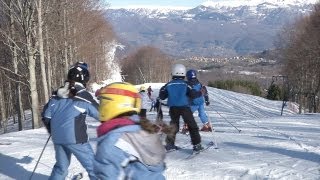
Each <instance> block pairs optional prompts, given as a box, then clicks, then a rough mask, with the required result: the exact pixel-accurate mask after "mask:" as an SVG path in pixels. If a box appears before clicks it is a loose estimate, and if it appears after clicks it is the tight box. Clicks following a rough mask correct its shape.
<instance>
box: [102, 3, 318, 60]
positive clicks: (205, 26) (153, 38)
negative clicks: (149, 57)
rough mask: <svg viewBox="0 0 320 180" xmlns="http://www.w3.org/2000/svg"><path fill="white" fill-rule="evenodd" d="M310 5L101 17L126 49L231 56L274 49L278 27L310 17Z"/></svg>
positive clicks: (208, 6) (116, 12) (141, 11)
mask: <svg viewBox="0 0 320 180" xmlns="http://www.w3.org/2000/svg"><path fill="white" fill-rule="evenodd" d="M232 2H233V3H232ZM239 2H242V4H239ZM314 3H315V0H313V1H306V0H304V1H303V0H300V1H298V0H291V1H288V0H270V1H261V0H260V1H257V0H256V1H250V0H247V1H223V2H215V1H208V2H206V3H203V4H201V5H199V6H197V7H195V8H191V9H186V10H173V9H146V8H135V9H108V10H107V13H106V17H107V19H108V20H109V21H110V22H111V23H112V25H113V27H114V30H115V32H116V33H117V34H118V36H119V39H120V42H121V43H123V44H125V45H126V46H127V48H128V49H132V48H138V47H140V46H144V45H152V46H155V47H158V48H160V49H161V50H162V51H164V52H165V53H167V54H170V55H174V56H178V57H190V56H206V57H209V56H235V55H245V54H249V53H255V52H261V51H264V50H267V49H272V48H274V45H273V43H274V40H275V38H276V37H277V34H278V33H279V32H280V30H281V29H282V28H283V26H284V25H287V24H290V23H292V22H293V21H294V20H296V19H297V18H298V17H301V16H304V15H306V14H308V13H310V12H311V11H312V10H313V4H314Z"/></svg>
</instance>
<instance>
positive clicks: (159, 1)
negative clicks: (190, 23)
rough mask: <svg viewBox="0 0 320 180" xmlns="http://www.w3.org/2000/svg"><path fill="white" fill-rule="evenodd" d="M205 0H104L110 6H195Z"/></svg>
mask: <svg viewBox="0 0 320 180" xmlns="http://www.w3.org/2000/svg"><path fill="white" fill-rule="evenodd" d="M205 1H206V0H106V2H107V3H109V4H110V5H111V6H110V8H119V7H128V6H168V7H196V6H198V5H200V4H201V3H202V2H205Z"/></svg>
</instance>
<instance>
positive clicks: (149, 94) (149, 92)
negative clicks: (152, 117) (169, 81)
mask: <svg viewBox="0 0 320 180" xmlns="http://www.w3.org/2000/svg"><path fill="white" fill-rule="evenodd" d="M147 90H148V96H149V98H151V93H152V92H153V91H152V89H151V86H149V87H148V89H147Z"/></svg>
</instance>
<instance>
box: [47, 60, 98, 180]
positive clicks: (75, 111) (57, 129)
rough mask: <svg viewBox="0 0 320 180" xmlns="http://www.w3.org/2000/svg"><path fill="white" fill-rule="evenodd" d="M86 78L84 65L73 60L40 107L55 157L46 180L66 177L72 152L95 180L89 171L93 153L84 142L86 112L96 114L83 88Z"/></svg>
mask: <svg viewBox="0 0 320 180" xmlns="http://www.w3.org/2000/svg"><path fill="white" fill-rule="evenodd" d="M88 81H89V71H88V69H87V67H85V66H83V65H81V63H77V64H76V65H75V66H73V67H71V69H70V70H69V72H68V81H66V82H65V85H64V86H63V87H61V88H59V89H58V90H57V94H56V95H53V96H52V97H51V99H50V100H49V102H48V103H47V104H46V105H45V107H44V109H43V113H42V120H43V122H44V124H45V126H46V128H47V129H48V132H49V133H50V134H51V135H52V141H53V144H54V149H55V157H56V163H55V165H54V167H53V169H52V172H51V175H50V178H49V179H50V180H55V179H65V178H66V176H67V174H68V167H69V165H70V160H71V155H72V154H73V155H74V156H75V157H76V158H77V159H78V160H79V162H80V163H81V164H82V166H83V167H84V168H85V169H86V171H87V172H88V175H89V178H90V179H96V177H95V174H94V172H93V161H94V152H93V149H92V148H91V146H90V144H89V143H88V134H87V132H86V130H87V126H86V123H85V119H86V115H89V116H92V117H94V118H95V119H98V118H99V117H98V109H97V106H95V105H94V103H93V101H94V100H93V97H92V96H91V95H90V93H89V92H87V91H86V90H85V85H86V83H87V82H88ZM86 98H87V99H86ZM91 101H92V102H91ZM96 105H97V103H96Z"/></svg>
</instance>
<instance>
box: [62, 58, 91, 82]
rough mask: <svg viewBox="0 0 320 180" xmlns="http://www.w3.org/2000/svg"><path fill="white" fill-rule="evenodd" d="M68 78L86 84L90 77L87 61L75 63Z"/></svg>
mask: <svg viewBox="0 0 320 180" xmlns="http://www.w3.org/2000/svg"><path fill="white" fill-rule="evenodd" d="M67 78H68V80H69V81H75V82H79V83H81V84H83V85H85V84H86V83H87V82H88V81H89V79H90V74H89V70H88V65H87V63H84V62H77V63H75V64H74V65H73V66H71V68H70V69H69V71H68V77H67Z"/></svg>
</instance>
